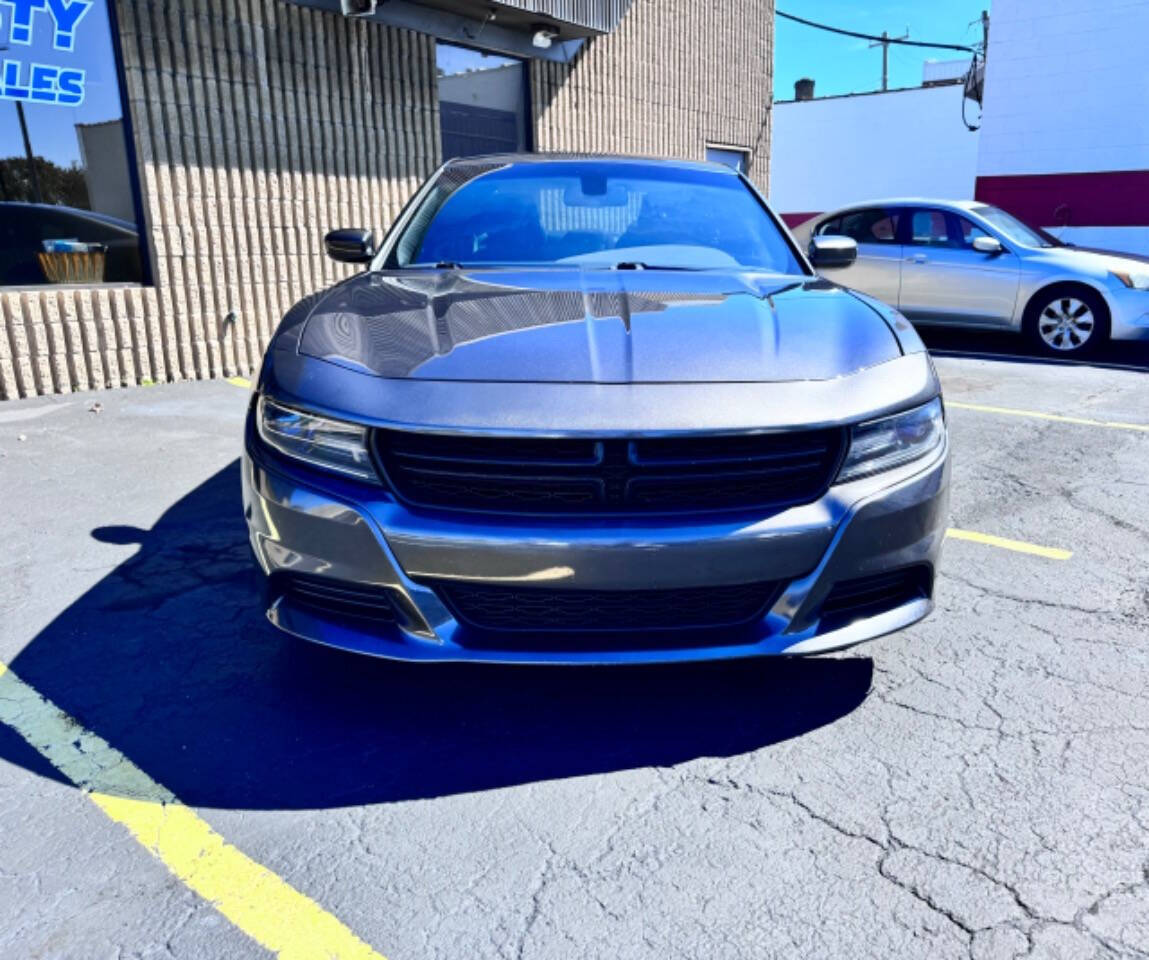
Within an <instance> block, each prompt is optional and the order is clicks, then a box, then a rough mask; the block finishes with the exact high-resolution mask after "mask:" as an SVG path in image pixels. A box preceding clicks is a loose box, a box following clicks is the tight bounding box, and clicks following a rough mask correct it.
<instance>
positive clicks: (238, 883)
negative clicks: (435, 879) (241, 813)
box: [0, 661, 383, 960]
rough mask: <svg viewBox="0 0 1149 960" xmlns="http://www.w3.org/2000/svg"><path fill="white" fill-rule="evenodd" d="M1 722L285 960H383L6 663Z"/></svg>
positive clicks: (1, 670)
mask: <svg viewBox="0 0 1149 960" xmlns="http://www.w3.org/2000/svg"><path fill="white" fill-rule="evenodd" d="M0 722H3V723H5V724H7V725H8V726H9V727H11V728H12V729H14V730H15V731H16V732H17V733H19V734H20V736H22V737H23V738H24V739H25V740H26V741H27V742H28V743H29V744H30V745H31V746H33V747H34V748H35V749H36V750H38V751H39V752H40V753H41V754H43V756H44V757H45V758H47V760H48V761H49V762H50V763H51V764H52V765H53V766H54V767H55V768H56V769H57V770H59V771H60V773H62V774H63V775H64V776H65V777H67V778H68V780H70V781H71V782H72V783H74V784H75V785H76V786H77V787H79V788H80V790H82V791H83V792H84V793H85V794H87V796H88V798H89V799H90V800H91V801H92V802H93V803H94V804H95V805H96V806H97V807H99V808H100V809H101V810H103V811H104V813H106V814H107V815H108V816H109V817H110V818H111V819H113V820H115V821H116V822H117V823H120V824H123V825H124V826H125V827H127V828H128V830H129V831H131V833H132V835H133V836H134V837H135V838H136V840H138V841H139V842H140V843H141V844H142V845H143V847H144V848H145V849H146V850H147V851H148V852H149V853H150V854H152V856H154V857H156V858H157V859H158V860H160V861H161V862H162V863H163V864H164V866H166V867H167V868H168V869H169V870H170V871H171V872H172V873H173V874H175V875H176V876H177V877H178V878H179V879H180V880H182V881H183V882H184V883H185V884H187V886H188V887H190V888H191V889H192V890H194V891H195V892H196V893H198V894H199V895H200V896H201V897H203V898H204V899H205V900H207V901H208V902H209V903H210V904H211V905H212V906H214V907H215V908H216V909H217V910H218V911H219V912H220V913H222V914H223V915H224V916H225V917H227V918H228V920H230V921H231V922H232V923H234V924H235V925H236V926H237V927H238V928H239V929H240V930H242V931H243V932H244V933H246V934H247V935H248V936H249V937H251V938H252V939H253V940H255V941H256V942H257V943H259V944H260V945H261V946H263V947H266V948H267V949H268V950H270V951H272V953H274V954H275V955H276V956H278V957H279V958H281V960H319V958H323V960H383V957H382V956H381V955H380V954H378V953H376V952H375V951H374V950H372V949H371V947H369V946H368V945H367V944H366V943H364V942H363V941H362V940H360V939H359V938H358V937H356V936H355V934H353V933H352V932H351V931H350V930H349V929H348V928H347V927H346V926H344V925H343V924H342V923H341V922H340V921H339V920H337V919H336V918H335V917H334V916H332V915H331V914H330V913H327V912H326V911H325V910H324V909H323V908H322V907H320V906H319V905H318V904H317V903H315V902H314V901H313V900H310V899H309V898H307V897H305V896H304V895H303V894H302V893H300V892H299V891H298V890H296V889H295V888H294V887H292V886H290V885H289V884H288V883H287V882H286V881H284V880H282V879H281V878H280V877H278V876H276V875H275V874H274V873H272V872H271V871H270V870H268V869H267V868H266V867H264V866H262V865H260V864H258V863H256V862H255V861H254V860H252V859H251V858H250V857H248V856H247V855H245V854H243V853H241V852H240V851H239V850H237V849H236V848H235V847H233V846H232V845H231V844H229V843H228V842H227V841H225V840H224V839H223V837H221V836H220V835H219V834H218V833H216V832H215V831H214V830H213V829H212V828H211V827H210V826H209V825H208V824H207V823H206V822H205V821H204V820H202V819H200V817H199V816H197V815H196V814H195V812H193V811H192V810H191V809H189V808H188V807H185V806H184V805H183V804H182V803H180V801H179V800H178V799H177V798H176V797H175V795H174V794H172V793H171V791H170V790H168V789H166V788H165V787H163V786H161V785H160V784H158V783H156V782H155V781H154V780H153V779H152V778H151V777H149V776H148V775H147V774H146V773H144V772H143V771H142V770H141V769H140V768H139V767H137V766H136V765H135V764H133V763H132V762H131V761H130V760H129V759H128V758H127V757H125V756H124V755H123V754H122V753H120V752H119V751H118V750H116V749H115V748H114V747H112V746H110V745H109V744H108V743H107V742H106V741H105V740H103V739H101V738H100V737H98V736H96V735H95V734H94V733H91V732H90V731H88V730H85V729H84V728H83V727H81V726H80V725H79V723H77V722H76V721H75V720H74V719H73V718H72V717H70V716H68V715H67V714H66V713H64V712H63V711H62V710H60V709H59V708H58V707H57V706H56V705H55V704H53V703H52V702H51V701H49V700H46V699H45V698H44V697H42V696H41V695H40V694H39V693H37V692H36V691H35V690H34V689H33V688H32V687H30V686H29V685H28V684H26V683H25V682H24V681H23V680H21V679H20V678H19V677H17V676H16V674H15V673H13V672H12V670H11V669H10V668H9V667H8V666H7V664H5V663H4V662H3V661H0Z"/></svg>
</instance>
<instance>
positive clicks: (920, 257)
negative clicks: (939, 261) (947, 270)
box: [906, 253, 930, 263]
mask: <svg viewBox="0 0 1149 960" xmlns="http://www.w3.org/2000/svg"><path fill="white" fill-rule="evenodd" d="M929 259H930V258H929V257H927V256H926V255H925V254H924V253H915V254H914V255H913V256H912V257H906V262H907V263H909V262H913V263H928V262H929Z"/></svg>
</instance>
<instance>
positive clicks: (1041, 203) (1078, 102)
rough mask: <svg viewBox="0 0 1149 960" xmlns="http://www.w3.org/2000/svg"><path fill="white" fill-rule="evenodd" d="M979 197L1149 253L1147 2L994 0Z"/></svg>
mask: <svg viewBox="0 0 1149 960" xmlns="http://www.w3.org/2000/svg"><path fill="white" fill-rule="evenodd" d="M977 196H978V198H979V199H984V200H987V201H989V202H993V203H997V204H1000V205H1001V206H1003V207H1005V208H1006V209H1009V210H1011V212H1013V213H1015V214H1016V215H1017V216H1020V217H1021V218H1022V219H1024V220H1027V221H1029V222H1031V223H1036V224H1037V225H1040V226H1043V227H1045V228H1046V229H1048V230H1050V231H1051V232H1053V233H1055V234H1057V235H1058V236H1060V237H1061V238H1062V239H1065V240H1069V241H1072V242H1074V243H1077V244H1080V245H1082V246H1094V247H1103V248H1108V249H1113V250H1126V251H1130V252H1136V253H1141V254H1149V0H994V4H993V9H992V20H991V23H990V34H989V52H988V56H987V64H986V81H985V104H984V112H983V120H982V130H981V140H980V144H979V156H978V185H977Z"/></svg>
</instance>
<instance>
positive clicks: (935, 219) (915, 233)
mask: <svg viewBox="0 0 1149 960" xmlns="http://www.w3.org/2000/svg"><path fill="white" fill-rule="evenodd" d="M910 243H912V244H913V245H914V246H916V247H953V246H957V245H959V244H960V241H958V240H957V238H956V236H955V235H954V233H953V232H952V231H951V230H950V224H949V221H948V218H947V217H946V215H945V214H944V213H943V212H942V211H941V210H915V211H914V215H913V217H912V218H911V219H910Z"/></svg>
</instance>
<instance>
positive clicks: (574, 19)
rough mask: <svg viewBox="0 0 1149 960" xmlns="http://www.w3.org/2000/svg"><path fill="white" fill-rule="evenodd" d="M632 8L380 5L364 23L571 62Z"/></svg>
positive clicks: (567, 3) (492, 0)
mask: <svg viewBox="0 0 1149 960" xmlns="http://www.w3.org/2000/svg"><path fill="white" fill-rule="evenodd" d="M289 2H292V3H299V4H301V5H303V6H307V7H317V8H319V9H321V10H329V11H332V12H335V13H342V12H343V10H344V8H345V5H346V0H289ZM360 2H362V0H360ZM630 4H631V0H376V6H375V11H374V13H369V14H366V15H364V16H363V17H362V19H366V20H375V21H377V22H379V23H387V24H391V25H392V26H396V27H405V28H407V29H409V30H417V31H419V32H420V33H429V34H431V35H432V36H434V37H438V38H439V39H440V40H448V41H451V42H453V43H460V44H464V45H466V46H475V47H481V48H483V49H488V50H494V51H498V52H500V53H506V54H510V55H512V56H519V57H538V58H541V59H545V60H556V61H559V62H566V61H568V60H570V59H571V57H573V56H574V54H575V53H576V51H577V50H578V49H579V47H580V46H582V44H583V42H584V41H585V40H586V39H587V38H589V37H594V36H598V35H601V34H604V33H609V32H610V31H612V30H613V29H614V28H615V27H617V26H618V24H619V21H621V20H622V17H623V14H625V13H626V10H627V8H628V7H629V6H630ZM353 5H354V4H353ZM363 6H366V3H365V2H364V3H363ZM540 29H545V30H547V31H548V32H550V33H553V35H554V36H553V40H552V42H551V45H550V46H549V47H539V46H536V45H535V44H534V43H533V42H532V41H533V38H534V35H535V33H536V32H537V31H538V30H540Z"/></svg>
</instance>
